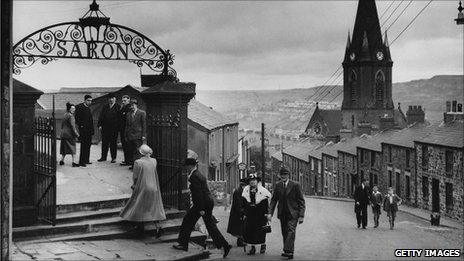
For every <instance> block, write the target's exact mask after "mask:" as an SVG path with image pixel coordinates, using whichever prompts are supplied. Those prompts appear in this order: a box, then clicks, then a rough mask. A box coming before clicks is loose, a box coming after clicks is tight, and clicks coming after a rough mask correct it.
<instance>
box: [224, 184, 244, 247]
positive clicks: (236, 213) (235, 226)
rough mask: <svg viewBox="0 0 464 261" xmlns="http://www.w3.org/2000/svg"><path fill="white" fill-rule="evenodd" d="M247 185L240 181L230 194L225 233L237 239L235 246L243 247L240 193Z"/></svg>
mask: <svg viewBox="0 0 464 261" xmlns="http://www.w3.org/2000/svg"><path fill="white" fill-rule="evenodd" d="M246 185H247V179H246V178H243V179H241V180H240V185H239V186H238V187H237V188H236V189H235V190H234V193H233V194H232V207H231V208H230V215H229V224H228V225H227V233H229V234H231V235H232V236H234V237H236V238H237V246H238V247H243V246H245V244H244V243H243V236H242V232H243V231H242V229H243V204H242V201H243V199H242V193H243V188H244V187H245V186H246Z"/></svg>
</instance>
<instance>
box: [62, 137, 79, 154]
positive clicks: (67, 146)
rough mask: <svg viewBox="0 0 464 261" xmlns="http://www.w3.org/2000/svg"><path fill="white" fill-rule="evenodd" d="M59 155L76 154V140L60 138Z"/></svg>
mask: <svg viewBox="0 0 464 261" xmlns="http://www.w3.org/2000/svg"><path fill="white" fill-rule="evenodd" d="M60 154H61V155H66V154H76V140H75V139H67V138H61V145H60Z"/></svg>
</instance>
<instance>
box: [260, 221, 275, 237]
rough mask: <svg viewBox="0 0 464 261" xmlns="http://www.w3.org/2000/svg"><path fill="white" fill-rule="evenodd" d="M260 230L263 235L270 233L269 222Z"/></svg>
mask: <svg viewBox="0 0 464 261" xmlns="http://www.w3.org/2000/svg"><path fill="white" fill-rule="evenodd" d="M261 230H262V231H263V232H264V233H266V234H267V233H271V232H272V228H271V225H270V224H269V222H267V223H266V225H264V226H262V227H261Z"/></svg>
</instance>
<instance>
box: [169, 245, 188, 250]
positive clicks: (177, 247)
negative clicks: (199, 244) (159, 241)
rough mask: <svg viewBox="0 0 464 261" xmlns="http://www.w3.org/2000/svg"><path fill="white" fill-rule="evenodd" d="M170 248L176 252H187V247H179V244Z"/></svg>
mask: <svg viewBox="0 0 464 261" xmlns="http://www.w3.org/2000/svg"><path fill="white" fill-rule="evenodd" d="M172 248H174V249H177V250H183V251H188V247H187V246H183V245H180V244H177V245H173V246H172Z"/></svg>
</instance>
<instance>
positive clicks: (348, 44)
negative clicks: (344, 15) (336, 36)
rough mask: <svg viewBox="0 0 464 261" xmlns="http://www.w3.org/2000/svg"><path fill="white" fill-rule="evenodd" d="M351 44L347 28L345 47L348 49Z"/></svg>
mask: <svg viewBox="0 0 464 261" xmlns="http://www.w3.org/2000/svg"><path fill="white" fill-rule="evenodd" d="M350 46H351V37H350V30H348V39H347V40H346V49H349V48H350Z"/></svg>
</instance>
